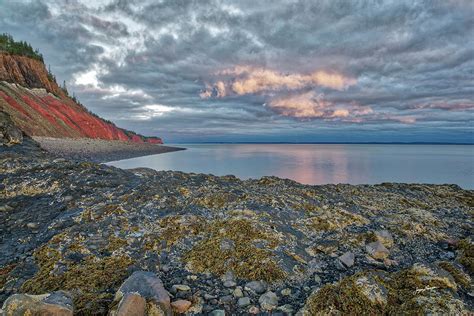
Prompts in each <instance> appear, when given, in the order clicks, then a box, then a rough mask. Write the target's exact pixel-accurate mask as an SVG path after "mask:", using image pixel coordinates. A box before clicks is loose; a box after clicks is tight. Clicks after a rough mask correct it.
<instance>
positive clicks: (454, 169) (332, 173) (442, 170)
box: [111, 144, 474, 188]
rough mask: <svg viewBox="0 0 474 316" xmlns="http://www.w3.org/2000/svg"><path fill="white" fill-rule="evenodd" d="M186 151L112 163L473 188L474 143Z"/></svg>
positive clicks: (204, 146) (215, 146)
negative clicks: (468, 144) (470, 144)
mask: <svg viewBox="0 0 474 316" xmlns="http://www.w3.org/2000/svg"><path fill="white" fill-rule="evenodd" d="M180 146H182V147H186V148H187V149H188V150H186V151H180V152H174V153H167V154H161V155H155V156H146V157H139V158H133V159H128V160H122V161H118V162H113V163H111V164H112V165H114V166H117V167H120V168H135V167H148V168H153V169H156V170H180V171H184V172H196V173H210V174H215V175H227V174H234V175H236V176H238V177H240V178H260V177H262V176H266V175H275V176H278V177H282V178H289V179H293V180H296V181H298V182H301V183H306V184H325V183H353V184H359V183H380V182H388V181H393V182H424V183H456V184H459V185H461V186H462V187H466V188H473V187H474V180H473V178H474V177H473V175H474V160H473V157H474V146H461V145H459V146H457V145H422V146H415V145H287V144H202V145H201V144H200V145H196V144H192V145H180Z"/></svg>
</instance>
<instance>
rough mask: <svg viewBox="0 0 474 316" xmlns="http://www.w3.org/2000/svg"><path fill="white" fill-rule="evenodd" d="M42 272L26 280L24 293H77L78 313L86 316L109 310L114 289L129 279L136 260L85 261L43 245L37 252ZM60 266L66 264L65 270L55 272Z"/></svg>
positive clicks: (99, 258) (100, 258)
mask: <svg viewBox="0 0 474 316" xmlns="http://www.w3.org/2000/svg"><path fill="white" fill-rule="evenodd" d="M35 259H36V263H37V264H38V267H39V271H38V272H37V273H36V275H35V276H34V277H33V278H31V279H29V280H28V281H26V282H25V283H24V284H23V286H22V288H21V289H22V291H23V292H27V293H30V294H41V293H47V292H52V291H57V290H66V291H70V292H71V293H72V294H73V301H74V307H75V310H76V312H78V313H80V314H81V313H82V314H86V315H87V314H88V313H92V312H94V313H97V312H98V313H99V314H100V311H104V312H105V311H106V310H107V308H108V304H109V303H110V302H111V301H112V299H113V294H111V292H110V289H114V288H117V287H118V286H119V285H120V283H121V282H122V281H123V280H124V279H125V278H126V277H127V268H128V267H129V266H131V265H132V263H133V260H132V259H131V258H130V257H128V256H123V255H121V256H110V257H94V256H92V255H90V256H88V257H85V258H84V260H82V261H81V262H72V261H68V260H66V259H64V258H63V256H62V254H61V253H60V252H59V251H58V250H56V249H53V248H50V247H48V246H43V247H41V248H40V249H38V250H37V251H36V252H35ZM57 265H64V266H65V271H64V272H63V273H61V274H59V273H54V269H55V267H56V266H57Z"/></svg>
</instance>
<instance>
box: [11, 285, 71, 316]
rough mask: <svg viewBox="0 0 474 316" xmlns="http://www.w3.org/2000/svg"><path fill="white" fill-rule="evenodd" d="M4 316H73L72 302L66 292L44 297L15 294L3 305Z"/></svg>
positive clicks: (49, 294) (43, 295)
mask: <svg viewBox="0 0 474 316" xmlns="http://www.w3.org/2000/svg"><path fill="white" fill-rule="evenodd" d="M2 310H3V313H4V314H3V315H5V316H20V315H49V316H72V315H73V313H74V309H73V305H72V300H71V298H70V297H69V295H68V294H67V293H65V292H61V291H60V292H53V293H48V294H42V295H29V294H15V295H12V296H10V297H9V298H8V299H7V300H6V301H5V302H4V303H3V307H2Z"/></svg>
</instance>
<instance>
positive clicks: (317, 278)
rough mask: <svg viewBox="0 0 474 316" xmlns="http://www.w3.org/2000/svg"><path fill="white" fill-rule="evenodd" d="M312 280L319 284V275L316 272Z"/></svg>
mask: <svg viewBox="0 0 474 316" xmlns="http://www.w3.org/2000/svg"><path fill="white" fill-rule="evenodd" d="M314 282H316V283H317V284H321V277H320V276H319V275H317V274H315V275H314Z"/></svg>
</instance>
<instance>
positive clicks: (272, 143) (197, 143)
mask: <svg viewBox="0 0 474 316" xmlns="http://www.w3.org/2000/svg"><path fill="white" fill-rule="evenodd" d="M173 144H178V145H180V144H192V145H199V144H203V145H206V144H223V145H225V144H228V145H232V144H235V145H245V144H248V145H252V144H256V145H471V146H472V145H474V143H441V142H405V143H404V142H393V143H387V142H365V143H364V142H353V143H351V142H173Z"/></svg>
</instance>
